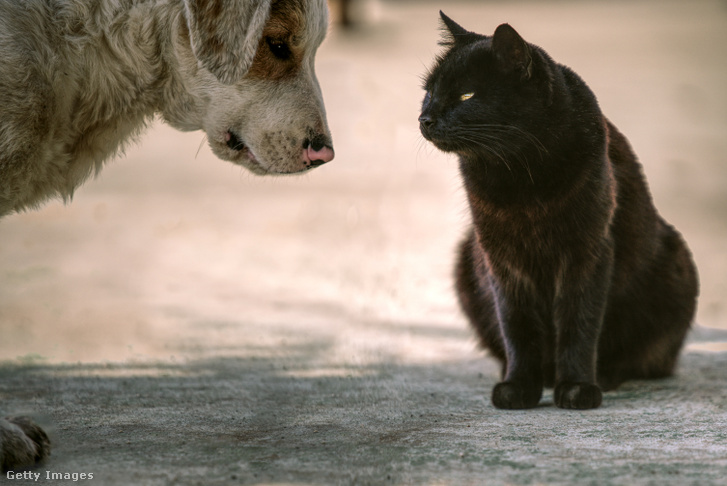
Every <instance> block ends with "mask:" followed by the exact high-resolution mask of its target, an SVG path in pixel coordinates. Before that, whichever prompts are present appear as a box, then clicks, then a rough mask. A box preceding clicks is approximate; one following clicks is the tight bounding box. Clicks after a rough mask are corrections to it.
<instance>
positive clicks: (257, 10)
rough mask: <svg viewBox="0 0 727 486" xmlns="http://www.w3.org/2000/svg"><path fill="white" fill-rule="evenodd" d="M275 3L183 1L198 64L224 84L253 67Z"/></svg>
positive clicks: (262, 0) (254, 0) (265, 0)
mask: <svg viewBox="0 0 727 486" xmlns="http://www.w3.org/2000/svg"><path fill="white" fill-rule="evenodd" d="M271 3H272V0H184V10H185V16H186V19H187V26H188V27H189V36H190V40H191V42H192V51H193V52H194V55H195V57H196V58H197V61H198V62H199V63H200V64H201V65H202V66H203V67H205V68H207V69H208V70H209V71H210V72H211V73H212V74H214V75H215V76H216V77H217V79H219V80H220V81H221V82H223V83H225V84H233V83H235V82H237V81H239V80H240V79H241V78H242V77H243V76H244V75H245V73H247V71H248V69H250V66H251V65H252V61H253V59H254V58H255V51H257V46H258V44H259V42H260V37H261V36H262V33H263V27H264V26H265V23H266V22H267V20H268V17H269V15H270V5H271Z"/></svg>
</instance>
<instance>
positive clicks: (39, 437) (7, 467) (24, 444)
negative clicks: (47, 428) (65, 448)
mask: <svg viewBox="0 0 727 486" xmlns="http://www.w3.org/2000/svg"><path fill="white" fill-rule="evenodd" d="M49 455H50V440H49V439H48V436H47V435H46V433H45V432H44V431H43V429H41V428H40V427H39V426H38V425H37V424H36V423H35V422H33V421H32V420H31V419H30V418H28V417H7V418H4V419H0V469H1V470H2V472H6V471H12V470H15V469H23V468H27V467H31V466H34V465H36V464H38V463H39V462H41V461H43V460H44V459H45V458H47V457H48V456H49Z"/></svg>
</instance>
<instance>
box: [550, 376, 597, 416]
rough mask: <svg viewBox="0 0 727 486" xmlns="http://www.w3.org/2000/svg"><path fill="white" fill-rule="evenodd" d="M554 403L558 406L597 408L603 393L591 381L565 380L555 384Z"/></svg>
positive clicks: (584, 408) (582, 408) (581, 408)
mask: <svg viewBox="0 0 727 486" xmlns="http://www.w3.org/2000/svg"><path fill="white" fill-rule="evenodd" d="M553 399H554V400H555V404H556V405H557V406H558V407H560V408H571V409H577V410H586V409H589V408H598V407H599V406H600V405H601V400H602V399H603V394H602V393H601V389H600V388H598V385H594V384H593V383H574V382H569V381H565V382H562V383H559V384H558V385H556V387H555V390H554V391H553Z"/></svg>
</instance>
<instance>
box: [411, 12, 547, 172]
mask: <svg viewBox="0 0 727 486" xmlns="http://www.w3.org/2000/svg"><path fill="white" fill-rule="evenodd" d="M440 15H441V17H442V21H443V23H444V27H443V39H442V41H441V42H440V44H441V45H443V46H444V47H445V48H446V51H445V52H444V53H443V54H441V55H440V56H438V57H437V59H436V62H435V64H434V66H433V68H432V69H431V70H430V71H429V73H428V74H427V76H426V79H425V82H424V89H425V90H426V95H425V97H424V101H423V102H422V111H421V116H420V117H419V126H420V130H421V133H422V135H423V136H424V138H426V139H427V140H429V141H430V142H432V143H433V144H434V145H435V146H437V147H438V148H439V149H440V150H443V151H445V152H454V153H457V154H459V155H463V156H482V155H484V156H486V157H488V158H492V157H495V158H497V155H498V154H497V151H498V150H501V149H499V148H497V146H498V145H501V144H500V143H497V142H502V141H503V139H508V138H512V139H513V140H512V141H511V143H509V144H508V146H512V144H513V143H526V144H531V143H532V142H528V140H527V138H528V135H523V134H530V133H532V130H533V127H537V126H542V119H543V117H547V108H548V106H550V104H551V98H552V72H553V62H552V60H550V58H549V57H548V56H547V54H545V52H543V51H542V50H541V49H539V48H538V47H536V46H534V45H531V44H528V43H527V42H525V40H523V38H522V37H520V35H519V34H518V33H517V32H516V31H515V29H513V28H512V27H510V26H509V25H508V24H502V25H500V26H499V27H497V29H496V30H495V33H494V35H492V36H487V35H481V34H476V33H474V32H469V31H467V30H465V29H464V28H463V27H461V26H460V25H458V24H457V23H456V22H454V21H453V20H452V19H450V18H449V17H447V16H446V15H444V13H442V12H440ZM536 122H540V123H536ZM523 136H524V137H525V139H523ZM518 137H519V138H518ZM518 140H519V141H518Z"/></svg>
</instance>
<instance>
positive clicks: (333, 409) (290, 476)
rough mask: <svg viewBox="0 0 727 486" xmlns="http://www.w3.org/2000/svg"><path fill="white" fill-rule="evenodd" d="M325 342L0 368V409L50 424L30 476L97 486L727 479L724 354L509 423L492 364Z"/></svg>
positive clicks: (513, 415) (691, 355) (690, 357)
mask: <svg viewBox="0 0 727 486" xmlns="http://www.w3.org/2000/svg"><path fill="white" fill-rule="evenodd" d="M726 334H727V333H725V332H724V331H708V330H704V329H700V330H699V331H698V332H697V333H696V336H695V337H693V339H692V341H693V342H692V344H691V346H696V347H699V346H704V345H707V343H708V342H714V340H715V338H716V339H717V340H719V339H721V340H722V344H724V340H725V338H726V337H727V336H726ZM328 344H329V343H328ZM328 344H327V343H326V342H317V341H311V342H309V343H308V344H307V345H304V346H292V347H289V348H288V349H287V350H286V355H285V357H284V358H275V357H273V358H241V357H228V358H225V357H219V358H212V359H200V360H191V361H188V362H184V363H174V362H164V363H161V362H158V363H138V364H133V363H132V364H78V365H70V364H68V365H56V366H45V365H42V364H30V365H22V364H8V363H6V364H4V365H2V366H0V383H2V389H0V397H2V399H3V402H4V404H5V405H10V406H11V407H12V405H13V404H14V403H28V402H30V403H32V404H33V407H34V408H36V409H37V410H44V411H46V412H47V414H48V415H47V417H45V420H46V421H47V422H48V423H49V424H51V437H52V438H53V439H54V442H55V446H56V447H55V449H54V452H53V455H52V457H51V459H50V460H49V461H48V462H47V463H46V464H44V465H43V466H42V467H41V468H40V469H39V470H40V471H41V472H44V471H46V470H48V471H52V472H79V473H80V472H86V473H93V475H94V480H93V481H94V482H98V483H100V484H144V485H154V484H160V485H162V484H205V485H216V484H270V483H274V484H284V483H292V484H533V483H548V484H559V483H560V484H627V483H628V484H718V483H719V481H720V480H722V479H723V478H724V477H725V475H727V378H725V375H724V369H725V368H726V367H727V352H724V351H723V352H698V351H690V352H687V353H686V354H685V355H684V357H683V359H682V363H681V366H680V368H679V374H678V376H676V377H674V378H670V379H665V380H660V381H649V382H630V383H627V384H625V385H624V386H622V387H621V388H620V389H619V390H617V391H615V392H611V393H607V394H606V395H605V399H604V404H603V407H602V408H600V409H597V410H592V411H583V412H580V411H564V410H559V409H557V408H555V407H554V406H553V403H552V397H551V395H550V393H549V391H546V395H545V397H544V398H543V400H542V402H541V406H540V407H539V408H537V409H535V410H529V411H519V412H505V411H499V410H496V409H494V408H493V407H492V406H491V405H490V404H489V401H488V396H489V390H490V388H491V387H492V385H493V384H494V383H495V381H496V378H497V370H496V366H495V364H494V362H493V361H491V360H489V359H484V358H483V359H474V358H472V357H471V356H465V357H463V359H462V360H461V361H452V362H444V363H439V364H437V365H436V366H432V365H430V364H427V365H422V366H417V365H411V364H397V363H396V362H392V361H388V360H386V359H384V360H383V361H381V362H379V363H374V364H370V365H366V366H353V365H343V366H334V367H321V363H322V362H325V361H326V359H327V357H326V355H327V353H328V352H329V350H330V346H329V345H328ZM8 390H13V391H14V393H13V394H12V395H10V394H8V393H7V392H8ZM7 398H10V400H9V401H8V400H6V399H7ZM43 420H44V419H43V418H41V421H43Z"/></svg>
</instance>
